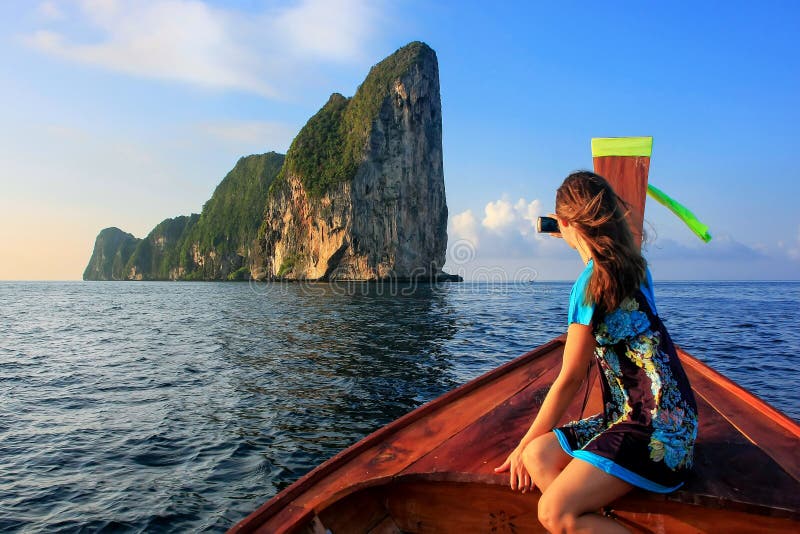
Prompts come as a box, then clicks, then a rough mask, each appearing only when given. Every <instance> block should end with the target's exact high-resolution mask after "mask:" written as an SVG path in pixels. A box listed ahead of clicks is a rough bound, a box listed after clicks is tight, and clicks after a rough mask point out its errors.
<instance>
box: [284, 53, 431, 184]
mask: <svg viewBox="0 0 800 534" xmlns="http://www.w3.org/2000/svg"><path fill="white" fill-rule="evenodd" d="M433 55H434V52H433V50H432V49H431V48H430V47H429V46H428V45H426V44H425V43H422V42H419V41H415V42H413V43H410V44H408V45H406V46H404V47H403V48H401V49H399V50H398V51H396V52H395V53H394V54H392V55H391V56H389V57H387V58H386V59H384V60H383V61H381V62H380V63H378V64H377V65H375V66H374V67H372V69H370V71H369V75H368V76H367V78H366V79H365V80H364V82H363V83H362V84H361V85H360V86H359V87H358V90H357V91H356V94H355V95H354V96H353V97H352V98H349V99H348V98H345V97H343V96H342V95H340V94H338V93H334V94H333V95H331V97H330V99H329V100H328V102H327V103H326V104H325V105H324V106H323V107H322V109H320V110H319V112H317V114H316V115H314V116H313V117H311V119H310V120H309V121H308V123H307V124H306V125H305V126H304V127H303V129H302V130H300V133H299V134H298V135H297V137H295V139H294V141H293V142H292V145H291V147H289V151H288V153H287V154H286V164H285V165H284V167H283V169H282V170H281V173H280V175H279V176H278V179H276V180H275V182H274V183H276V184H277V183H279V182H280V181H281V180H282V179H284V178H285V176H286V173H287V172H288V173H291V174H293V175H295V176H298V177H299V178H300V180H301V182H302V184H303V187H304V188H305V190H306V192H307V193H308V194H309V195H310V196H312V197H315V198H319V197H321V196H322V195H324V194H325V192H326V191H327V190H328V189H329V188H330V187H331V186H332V185H335V184H337V183H341V182H346V181H350V180H352V179H353V177H354V176H355V174H356V171H357V170H358V166H359V164H360V163H361V159H362V157H363V155H364V149H365V147H366V144H367V141H368V139H369V135H370V133H371V132H372V124H373V122H374V120H375V118H376V117H377V116H378V113H379V112H380V108H381V105H382V104H383V102H384V100H385V99H386V97H387V96H388V95H389V94H391V91H392V90H393V84H394V82H395V81H396V80H398V79H399V78H400V77H401V76H403V74H405V73H406V72H408V71H409V70H410V69H411V68H412V67H413V66H414V65H415V64H416V63H420V62H422V61H424V59H425V58H426V57H431V56H433Z"/></svg>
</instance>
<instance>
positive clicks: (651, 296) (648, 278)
mask: <svg viewBox="0 0 800 534" xmlns="http://www.w3.org/2000/svg"><path fill="white" fill-rule="evenodd" d="M644 271H645V276H644V281H643V282H642V284H641V285H640V286H639V289H640V290H641V291H642V294H643V295H644V297H645V298H646V299H647V304H649V305H650V310H651V311H652V312H653V315H658V310H656V293H655V290H654V288H653V276H652V275H651V274H650V267H649V266H645V268H644Z"/></svg>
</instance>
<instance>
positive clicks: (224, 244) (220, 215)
mask: <svg viewBox="0 0 800 534" xmlns="http://www.w3.org/2000/svg"><path fill="white" fill-rule="evenodd" d="M284 158H285V156H284V155H283V154H278V153H276V152H268V153H266V154H259V155H252V156H247V157H243V158H239V161H237V162H236V166H234V168H233V169H232V170H231V171H230V172H229V173H228V174H227V175H226V176H225V178H224V179H223V180H222V182H220V184H219V185H218V186H217V188H216V189H215V190H214V194H213V195H211V198H210V199H209V200H208V202H206V203H205V204H204V205H203V211H202V213H201V214H200V219H199V220H198V221H197V224H196V225H195V226H194V228H193V229H192V231H191V233H190V234H189V237H188V239H186V240H185V241H184V242H183V243H182V245H181V249H180V253H181V260H182V261H181V265H182V266H184V267H187V270H188V267H189V266H190V265H191V264H188V263H185V260H186V259H188V258H191V254H192V251H191V247H192V246H193V245H195V244H196V245H197V247H198V251H199V253H200V254H202V255H205V254H207V253H208V252H210V251H214V253H215V254H216V255H217V256H221V257H225V256H234V255H236V254H239V255H241V256H246V255H247V253H248V250H249V248H250V246H251V243H252V241H253V239H254V238H255V237H256V232H257V231H258V227H259V225H260V224H261V219H262V218H263V215H264V204H265V203H266V199H267V192H268V191H269V187H270V185H271V184H272V182H273V180H274V179H275V177H276V176H277V175H278V172H279V171H280V170H281V166H282V165H283V161H284Z"/></svg>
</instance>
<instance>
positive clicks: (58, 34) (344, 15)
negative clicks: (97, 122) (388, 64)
mask: <svg viewBox="0 0 800 534" xmlns="http://www.w3.org/2000/svg"><path fill="white" fill-rule="evenodd" d="M47 4H48V3H44V4H40V6H39V10H40V11H44V12H48V13H50V14H55V13H56V10H57V9H58V8H57V7H56V6H55V5H52V6H49V7H43V6H46V5H47ZM78 6H79V10H78V15H77V16H78V18H80V19H81V22H85V23H88V24H89V25H90V26H92V27H93V28H94V29H96V30H98V31H99V34H100V38H99V39H98V40H96V41H95V42H80V40H79V39H77V38H74V37H70V36H68V35H67V33H65V31H63V30H62V31H54V30H43V29H40V30H37V31H35V32H33V33H31V34H28V35H25V36H24V38H23V39H24V42H25V43H26V44H27V45H28V46H31V47H33V48H35V49H37V50H40V51H41V52H44V53H46V54H50V55H53V56H56V57H59V58H62V59H65V60H68V61H74V62H77V63H83V64H87V65H92V66H96V67H100V68H104V69H108V70H112V71H116V72H122V73H125V74H129V75H133V76H140V77H144V78H155V79H162V80H172V81H180V82H185V83H190V84H193V85H197V86H201V87H206V88H212V89H234V90H240V91H246V92H251V93H256V94H259V95H262V96H264V97H268V98H277V97H281V96H282V94H281V91H280V90H279V89H277V87H278V86H280V85H283V84H284V83H286V80H287V79H288V78H291V73H292V69H296V68H297V67H298V65H303V64H305V65H308V64H310V63H313V62H318V61H345V62H346V61H353V60H354V59H357V58H359V57H360V56H361V50H362V48H363V47H364V46H365V45H366V42H367V41H368V39H369V38H370V36H371V35H372V34H373V33H375V30H376V28H375V19H376V16H377V10H376V9H375V7H374V3H369V2H367V1H365V0H340V1H338V2H329V1H325V0H306V1H304V2H301V3H299V4H295V5H292V6H289V7H282V8H276V9H272V10H265V11H263V12H261V13H257V14H245V13H242V12H237V11H234V10H232V9H222V8H217V7H211V6H209V5H207V4H206V3H204V2H201V1H196V0H152V1H134V0H82V1H81V2H80V3H79V5H78ZM58 13H59V14H60V11H59V12H58ZM51 18H52V17H51Z"/></svg>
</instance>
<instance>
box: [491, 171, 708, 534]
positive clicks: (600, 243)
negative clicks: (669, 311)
mask: <svg viewBox="0 0 800 534" xmlns="http://www.w3.org/2000/svg"><path fill="white" fill-rule="evenodd" d="M625 206H626V205H625V203H624V201H622V199H620V198H619V197H618V196H617V195H616V194H615V193H614V190H613V189H612V188H611V186H610V185H609V184H608V182H607V181H606V180H605V179H604V178H602V177H601V176H598V175H596V174H594V173H591V172H587V171H583V172H577V173H573V174H571V175H570V176H568V177H567V178H566V179H565V180H564V183H563V184H562V185H561V187H559V188H558V192H557V193H556V213H555V217H556V219H557V220H558V225H559V230H560V234H558V236H560V237H563V238H564V240H565V241H566V242H567V244H568V245H569V246H570V247H572V248H574V249H575V250H577V252H578V254H580V257H581V259H582V260H583V263H584V264H585V265H586V267H585V268H584V270H583V272H582V273H581V275H580V276H579V277H578V279H577V281H576V282H575V284H574V286H573V288H572V294H571V295H570V303H569V310H568V321H569V327H568V330H567V340H566V345H565V347H564V356H563V362H562V367H561V372H560V373H559V375H558V378H556V380H555V381H554V382H553V385H552V387H551V388H550V390H549V392H548V393H547V396H546V397H545V399H544V402H543V403H542V406H541V409H540V410H539V413H538V414H537V415H536V418H535V419H534V421H533V424H532V425H531V427H530V429H529V430H528V432H527V433H526V434H525V436H524V437H523V438H522V440H521V441H520V443H519V445H518V446H517V447H516V448H515V449H514V450H513V451H512V452H511V454H509V456H508V458H507V459H506V461H505V462H504V463H503V464H502V465H501V466H499V467H497V468H495V471H496V472H504V471H506V470H508V471H510V484H511V488H512V489H514V490H521V491H522V492H526V491H530V490H532V489H533V487H534V486H537V487H538V488H539V489H540V490H541V492H542V496H541V497H540V499H539V509H538V512H539V521H541V523H542V524H543V525H544V526H545V528H547V529H548V530H549V531H550V532H574V531H580V532H628V530H627V529H626V528H625V527H623V526H622V524H621V523H618V522H616V521H615V520H614V519H612V518H609V517H605V516H602V515H600V514H599V513H597V512H598V511H599V510H600V509H601V508H602V507H603V506H605V505H607V504H609V503H611V502H612V501H614V500H615V499H617V498H619V497H620V496H622V495H624V494H625V493H627V492H628V491H630V490H631V489H633V488H634V487H639V488H644V489H646V490H649V491H655V492H660V493H668V492H671V491H674V490H675V489H677V488H678V487H680V486H681V485H682V484H683V481H684V480H685V477H686V475H687V473H688V471H689V469H690V468H691V465H692V452H693V447H694V441H695V438H696V437H697V406H696V404H695V399H694V396H693V394H692V390H691V388H690V386H689V382H688V380H687V378H686V374H685V373H684V371H683V368H682V367H681V364H680V361H679V360H678V357H677V355H676V353H675V347H674V346H673V344H672V341H671V339H670V337H669V334H668V333H667V330H666V328H665V327H664V324H663V323H662V322H661V319H660V318H659V316H658V314H657V311H656V305H655V298H654V295H653V282H652V278H651V276H650V271H649V269H648V268H647V264H646V262H645V260H644V258H642V255H641V253H640V252H639V249H638V246H637V244H636V243H635V241H634V238H633V234H632V233H631V230H630V228H629V226H628V223H627V220H626V217H625ZM554 235H556V234H554ZM593 356H594V358H595V359H596V360H597V364H598V365H599V370H600V373H599V377H600V385H601V388H602V394H603V402H604V410H603V412H602V413H599V414H596V415H593V416H591V417H587V418H586V419H582V420H579V421H571V422H569V423H567V424H566V425H564V426H561V427H556V425H557V424H558V421H559V420H560V419H561V417H562V415H563V414H564V412H565V410H566V409H567V406H568V405H569V404H570V403H571V402H572V401H573V399H574V398H575V397H576V395H578V392H579V390H580V387H581V385H582V383H583V381H584V380H585V378H586V376H587V370H588V366H589V365H590V363H591V361H592V357H593Z"/></svg>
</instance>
